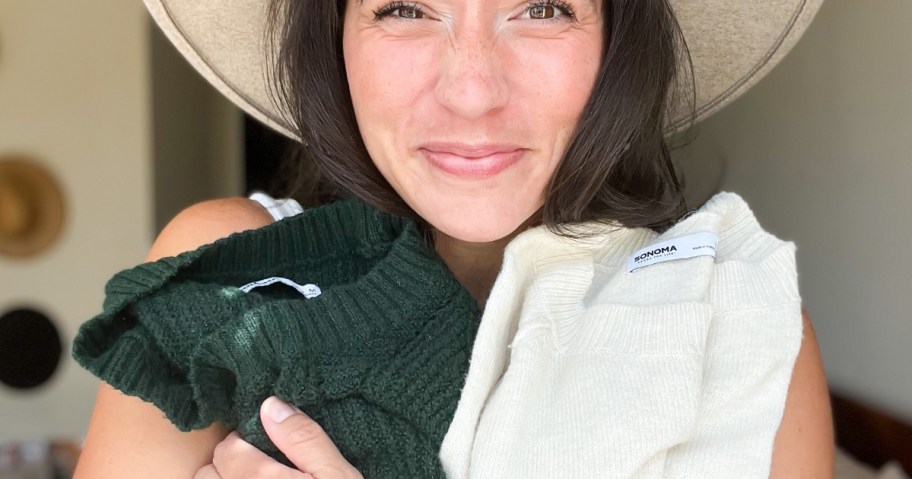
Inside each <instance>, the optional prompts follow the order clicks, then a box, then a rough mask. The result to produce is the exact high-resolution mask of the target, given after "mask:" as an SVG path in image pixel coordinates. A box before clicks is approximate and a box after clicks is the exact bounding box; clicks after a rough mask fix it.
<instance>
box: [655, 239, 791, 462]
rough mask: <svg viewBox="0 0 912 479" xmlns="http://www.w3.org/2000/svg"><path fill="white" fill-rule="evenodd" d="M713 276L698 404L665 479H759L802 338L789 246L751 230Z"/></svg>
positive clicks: (672, 453) (671, 457)
mask: <svg viewBox="0 0 912 479" xmlns="http://www.w3.org/2000/svg"><path fill="white" fill-rule="evenodd" d="M728 246H729V247H730V248H732V249H733V251H731V252H730V254H729V256H730V258H729V259H728V260H727V261H723V262H721V263H720V264H719V265H718V266H717V268H716V271H715V274H714V278H713V281H712V284H711V287H710V297H711V300H712V303H713V306H714V314H713V318H712V321H711V324H710V329H709V331H708V337H707V346H706V351H707V352H706V356H705V358H704V361H705V363H704V376H703V388H702V399H701V406H700V410H699V412H698V416H697V420H696V421H695V423H694V424H695V425H694V429H693V431H692V432H691V434H690V435H689V438H688V439H687V440H686V441H684V442H683V443H681V444H678V445H676V446H675V447H673V448H671V449H669V450H668V453H667V455H666V462H665V476H664V477H670V478H694V479H696V478H705V477H734V476H733V474H735V472H736V471H737V477H742V478H767V477H768V476H769V470H770V465H771V461H772V448H773V442H774V439H775V435H776V431H777V430H778V427H779V424H780V422H781V420H782V414H783V410H784V406H785V399H786V395H787V392H788V385H789V382H790V380H791V373H792V369H793V367H794V364H795V360H796V357H797V355H798V349H799V347H800V343H801V337H802V329H801V328H802V319H801V300H800V297H799V294H798V284H797V273H796V267H795V245H794V244H793V243H791V242H783V241H781V240H778V239H777V238H775V237H773V236H772V235H769V234H768V233H765V232H758V233H757V234H755V235H752V237H750V238H749V239H748V240H746V241H744V242H743V243H740V244H738V245H728Z"/></svg>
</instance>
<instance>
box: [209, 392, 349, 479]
mask: <svg viewBox="0 0 912 479" xmlns="http://www.w3.org/2000/svg"><path fill="white" fill-rule="evenodd" d="M260 420H261V421H262V422H263V428H264V429H265V430H266V434H267V435H269V439H271V440H272V442H273V443H274V444H275V445H276V446H277V447H278V448H279V450H280V451H282V452H283V453H284V454H285V456H286V457H288V460H290V461H291V462H292V463H293V464H294V465H295V466H296V467H297V468H298V470H295V469H291V468H289V467H286V466H285V465H283V464H281V463H279V462H278V461H276V460H275V459H273V458H271V457H269V456H267V455H266V454H264V453H263V452H262V451H260V450H259V449H257V448H255V447H253V446H251V445H250V444H248V443H247V442H246V441H244V440H243V439H241V436H239V435H238V434H237V433H236V432H232V433H231V434H229V435H228V437H226V438H225V440H223V441H222V442H221V443H219V445H218V446H216V448H215V454H214V457H213V458H212V464H209V465H207V466H206V467H204V468H202V469H200V470H199V471H198V472H197V473H196V475H195V476H193V477H194V479H257V478H260V479H267V478H268V479H363V478H362V476H361V473H360V472H358V471H357V470H356V469H355V468H354V467H352V465H351V464H349V463H348V461H346V460H345V458H344V457H342V454H341V453H340V452H339V450H338V449H336V446H335V444H333V443H332V441H331V440H330V439H329V436H327V435H326V432H325V431H323V428H322V427H320V425H319V424H317V423H316V421H314V420H313V419H311V418H310V417H308V416H307V415H305V414H304V413H303V412H301V411H300V410H298V409H297V408H295V407H293V406H290V405H288V404H286V403H284V402H282V401H280V400H279V399H278V398H275V397H271V398H269V399H267V400H265V401H263V405H262V406H261V407H260Z"/></svg>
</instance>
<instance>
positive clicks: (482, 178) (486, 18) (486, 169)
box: [343, 0, 603, 242]
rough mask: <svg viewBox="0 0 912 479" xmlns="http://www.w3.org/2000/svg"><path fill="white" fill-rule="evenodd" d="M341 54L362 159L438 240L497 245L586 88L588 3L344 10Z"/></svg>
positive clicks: (596, 48)
mask: <svg viewBox="0 0 912 479" xmlns="http://www.w3.org/2000/svg"><path fill="white" fill-rule="evenodd" d="M347 1H348V5H347V8H346V14H345V25H344V36H343V45H344V54H345V66H346V71H347V74H348V82H349V86H350V88H351V96H352V102H353V104H354V109H355V114H356V117H357V120H358V126H359V129H360V132H361V135H362V137H363V139H364V144H365V145H366V147H367V151H368V153H369V154H370V156H371V158H372V159H373V161H374V163H375V164H376V165H377V168H378V169H379V170H380V172H381V173H382V174H383V176H384V177H385V178H386V179H387V181H389V182H390V184H392V186H393V188H395V189H396V191H397V192H398V193H399V195H400V196H401V197H402V198H403V199H404V200H405V202H406V203H408V205H409V206H410V207H411V208H412V209H413V210H415V212H417V213H418V214H419V215H421V217H422V218H424V219H425V220H426V221H428V222H429V223H430V224H431V225H433V226H434V227H435V228H437V229H438V230H440V231H441V232H443V233H445V234H447V235H449V236H451V237H454V238H457V239H460V240H463V241H471V242H487V241H494V240H498V239H501V238H504V237H506V236H508V235H509V234H510V233H512V232H513V231H514V230H515V229H517V228H518V227H519V226H520V225H521V224H523V223H524V222H525V221H526V220H527V219H528V218H529V217H530V216H531V215H532V214H533V213H534V212H535V211H536V210H538V208H539V207H540V206H541V205H542V202H543V197H542V196H543V192H544V188H545V186H546V185H547V183H548V180H549V179H550V178H551V175H552V173H553V172H554V170H555V168H556V167H557V164H558V162H559V161H560V158H561V156H562V154H563V153H564V151H565V149H566V147H567V143H568V141H569V139H570V135H571V133H572V132H573V129H574V127H575V126H576V123H577V121H578V119H579V117H580V114H581V113H582V110H583V107H584V105H585V103H586V100H587V99H588V97H589V94H590V92H591V91H592V87H593V84H594V82H595V78H596V74H597V71H598V67H599V59H600V57H601V47H602V35H603V34H602V18H601V14H600V12H599V11H598V10H597V7H596V3H597V1H598V0H532V1H527V0H420V1H419V2H414V3H413V2H399V1H393V2H391V1H390V0H347Z"/></svg>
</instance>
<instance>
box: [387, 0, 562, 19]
mask: <svg viewBox="0 0 912 479" xmlns="http://www.w3.org/2000/svg"><path fill="white" fill-rule="evenodd" d="M535 7H554V8H557V9H558V10H560V11H561V13H563V14H564V15H566V16H567V17H568V18H569V19H570V20H575V19H576V12H575V11H574V10H573V7H571V6H570V4H568V3H567V2H565V1H564V0H535V1H530V2H529V3H528V8H529V9H532V8H535ZM400 8H411V9H413V10H415V13H416V14H419V15H420V14H422V13H424V10H422V9H421V6H420V5H418V4H417V3H413V2H402V1H400V0H395V1H393V2H390V3H388V4H386V5H385V6H383V7H380V8H378V9H376V10H374V21H375V22H376V21H379V20H382V19H383V18H384V17H386V16H389V15H390V14H392V13H393V12H395V11H396V10H399V9H400ZM553 20H556V19H546V20H539V21H542V22H547V21H553Z"/></svg>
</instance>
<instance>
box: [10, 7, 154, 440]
mask: <svg viewBox="0 0 912 479" xmlns="http://www.w3.org/2000/svg"><path fill="white" fill-rule="evenodd" d="M52 4H53V6H51V4H49V3H48V2H35V1H32V0H3V1H2V2H0V43H2V45H0V49H2V53H0V152H11V151H16V152H25V153H30V154H33V155H35V156H37V157H38V158H40V159H41V160H43V161H44V163H45V165H46V166H48V167H49V168H50V169H51V170H52V171H53V172H54V173H56V176H57V178H58V179H59V180H60V182H61V183H62V184H63V187H64V190H65V194H66V199H67V207H68V217H67V227H66V232H65V234H64V236H63V238H62V240H61V241H60V243H59V244H58V245H57V246H56V247H55V248H54V249H53V250H52V251H50V252H49V253H48V254H46V255H44V256H42V257H40V258H38V259H34V260H30V261H18V262H12V261H10V260H7V259H3V258H2V257H0V310H5V309H9V308H11V307H13V306H15V305H20V304H27V305H35V306H38V307H40V308H42V309H44V310H46V311H48V312H49V313H50V315H51V316H53V317H54V318H55V319H56V320H57V324H58V326H59V328H60V330H61V335H62V336H63V340H64V342H65V344H66V349H65V352H64V354H65V357H64V359H63V364H62V365H61V367H60V370H59V371H58V373H57V374H56V375H55V376H54V377H53V378H52V379H51V381H50V383H49V384H47V385H46V386H45V387H43V388H41V389H39V390H36V391H30V392H23V393H16V392H14V391H12V390H10V389H8V388H5V387H3V386H2V385H0V439H2V438H9V437H19V438H34V437H44V436H51V435H54V436H67V437H75V436H76V435H77V434H80V433H82V432H83V431H84V429H85V425H86V423H87V421H88V414H89V412H90V407H91V404H92V401H93V399H94V395H95V387H96V385H97V383H96V382H95V380H93V379H92V378H91V376H90V375H89V374H88V373H86V372H84V371H83V370H81V369H79V368H78V367H77V366H76V364H75V363H74V362H73V361H72V360H71V359H69V353H70V352H69V343H70V342H71V341H72V337H73V335H74V334H75V332H76V328H77V327H78V325H79V324H80V323H81V322H82V321H84V320H86V319H87V318H89V317H91V316H92V315H93V314H95V313H96V312H97V311H98V310H99V308H100V305H101V301H102V299H103V290H102V288H103V286H104V283H105V281H106V280H107V279H108V277H110V276H111V275H112V274H113V273H115V272H116V271H117V270H119V269H121V268H124V267H127V266H128V265H131V264H133V263H135V262H137V260H140V259H142V257H143V255H144V254H145V251H146V249H147V248H148V245H149V238H150V235H151V230H152V216H151V212H152V205H151V199H152V197H151V194H150V192H151V181H150V166H151V161H150V152H151V143H150V141H151V136H150V135H149V132H150V129H151V124H150V109H149V101H148V92H149V79H148V78H149V74H148V71H147V63H148V62H147V60H146V55H145V51H146V49H147V48H148V45H147V40H146V35H145V31H146V18H145V14H144V12H143V11H142V5H141V3H139V2H52Z"/></svg>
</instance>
